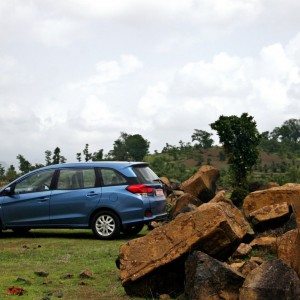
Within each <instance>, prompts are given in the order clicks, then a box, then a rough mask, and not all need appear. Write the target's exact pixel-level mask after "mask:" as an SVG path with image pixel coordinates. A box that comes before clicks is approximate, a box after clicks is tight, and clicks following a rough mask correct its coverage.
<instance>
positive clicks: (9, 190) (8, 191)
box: [1, 186, 13, 196]
mask: <svg viewBox="0 0 300 300" xmlns="http://www.w3.org/2000/svg"><path fill="white" fill-rule="evenodd" d="M1 194H2V195H3V196H11V195H12V194H13V189H12V188H11V187H10V186H8V187H7V188H5V189H4V190H3V191H2V193H1Z"/></svg>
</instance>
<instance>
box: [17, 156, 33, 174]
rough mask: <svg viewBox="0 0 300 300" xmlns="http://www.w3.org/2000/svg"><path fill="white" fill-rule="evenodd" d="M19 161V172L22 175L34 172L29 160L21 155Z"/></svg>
mask: <svg viewBox="0 0 300 300" xmlns="http://www.w3.org/2000/svg"><path fill="white" fill-rule="evenodd" d="M17 160H18V161H19V170H20V171H21V173H22V174H26V173H28V172H29V171H31V170H32V167H31V164H30V162H29V161H28V160H26V159H25V158H24V156H22V155H21V154H19V155H18V156H17Z"/></svg>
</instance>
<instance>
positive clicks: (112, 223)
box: [92, 211, 121, 240]
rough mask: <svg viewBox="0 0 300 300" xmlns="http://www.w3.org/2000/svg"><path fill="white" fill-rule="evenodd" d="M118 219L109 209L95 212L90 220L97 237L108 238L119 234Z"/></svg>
mask: <svg viewBox="0 0 300 300" xmlns="http://www.w3.org/2000/svg"><path fill="white" fill-rule="evenodd" d="M120 228H121V224H120V220H119V218H118V216H117V215H116V214H115V213H113V212H111V211H101V212H99V213H97V214H96V215H95V217H94V219H93V222H92V230H93V232H94V234H95V236H96V237H97V238H98V239H103V240H110V239H112V238H115V237H117V236H118V235H119V234H120Z"/></svg>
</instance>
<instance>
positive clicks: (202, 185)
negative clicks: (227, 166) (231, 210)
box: [180, 166, 220, 202]
mask: <svg viewBox="0 0 300 300" xmlns="http://www.w3.org/2000/svg"><path fill="white" fill-rule="evenodd" d="M219 176H220V172H219V170H217V169H216V168H214V167H212V166H202V167H201V168H200V169H199V170H198V172H197V173H195V174H194V175H193V176H192V177H190V178H189V179H188V180H186V181H184V182H183V183H182V184H181V185H180V189H181V190H183V191H184V192H186V193H189V194H191V195H193V196H194V197H196V198H198V199H200V200H201V201H203V202H208V201H209V200H210V199H212V198H213V197H214V195H215V192H216V181H217V180H218V178H219Z"/></svg>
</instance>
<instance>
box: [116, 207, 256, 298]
mask: <svg viewBox="0 0 300 300" xmlns="http://www.w3.org/2000/svg"><path fill="white" fill-rule="evenodd" d="M251 232H252V229H251V227H250V225H249V223H248V222H247V221H246V220H245V218H244V217H243V215H242V213H241V212H240V211H239V210H238V209H236V210H234V209H233V208H232V207H231V206H230V205H228V204H227V203H225V202H224V203H223V202H220V203H205V204H203V205H201V206H199V207H198V208H197V209H196V210H195V211H192V212H189V213H185V214H181V215H178V216H177V217H176V218H175V219H174V220H173V221H171V222H170V223H167V224H165V225H163V226H161V227H159V228H156V229H154V230H153V231H151V232H150V233H149V234H148V235H146V236H144V237H141V238H138V239H134V240H131V241H129V242H127V243H126V244H124V245H122V246H121V247H120V256H119V260H120V278H121V281H122V284H123V285H124V287H125V290H126V291H127V293H129V294H131V295H139V296H144V297H147V296H149V295H150V296H151V293H152V294H153V293H154V294H164V293H167V294H169V293H170V289H171V291H172V289H173V286H174V285H175V286H180V285H183V282H181V281H180V280H181V279H180V278H179V279H178V280H179V282H176V281H175V279H174V278H173V277H174V274H178V273H180V267H179V270H178V268H176V266H177V267H178V266H180V265H182V261H181V259H182V258H184V256H185V255H187V253H189V252H190V251H191V250H192V249H199V250H202V251H204V252H205V253H207V254H209V255H212V256H214V257H218V258H219V257H222V258H228V257H229V256H230V255H231V254H232V253H233V251H234V250H235V248H236V247H237V245H238V244H239V243H240V241H241V240H242V239H243V238H244V237H245V236H246V235H247V234H249V233H251ZM176 261H178V263H176ZM174 262H175V266H174V265H173V266H172V268H171V269H172V271H171V272H170V273H171V275H170V276H171V279H170V277H169V276H168V266H169V265H172V263H174ZM161 269H163V270H164V276H162V277H163V278H161V276H160V277H159V280H155V279H152V278H153V277H152V275H153V274H154V273H156V274H161V272H160V270H161ZM174 270H176V271H174ZM181 272H184V268H182V269H181ZM149 278H151V280H150V279H149ZM156 281H159V282H160V283H161V284H160V286H159V287H158V286H157V284H156V285H154V286H153V285H152V283H155V282H156ZM164 282H173V286H171V285H168V284H164ZM145 286H146V287H147V292H148V294H147V293H146V291H145V290H143V295H141V290H142V288H141V287H145ZM156 289H157V290H156Z"/></svg>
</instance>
